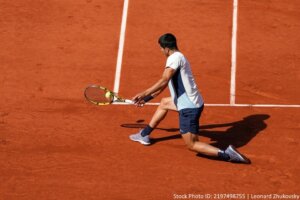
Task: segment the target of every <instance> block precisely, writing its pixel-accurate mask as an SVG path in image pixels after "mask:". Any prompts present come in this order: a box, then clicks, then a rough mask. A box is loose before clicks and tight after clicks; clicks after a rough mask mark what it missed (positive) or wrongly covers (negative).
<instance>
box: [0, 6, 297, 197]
mask: <svg viewBox="0 0 300 200" xmlns="http://www.w3.org/2000/svg"><path fill="white" fill-rule="evenodd" d="M299 7H300V2H298V1H297V0H290V1H289V3H288V4H284V3H282V1H279V0H277V1H275V0H269V1H265V0H263V1H247V0H244V1H240V2H239V24H238V57H237V61H238V62H237V103H265V104H270V103H276V104H279V103H283V104H299V103H300V96H299V92H298V90H297V89H296V86H297V85H299V84H300V75H299V68H298V67H297V66H298V65H299V64H300V60H299V59H300V56H299V52H300V51H299V45H297V44H299V38H300V36H299V35H300V34H299V33H300V30H299V20H298V19H299V17H300V15H299V12H298V10H299ZM122 9H123V1H111V0H86V1H83V0H80V1H76V2H75V3H74V1H70V0H61V1H47V2H46V1H45V2H44V1H29V0H25V1H12V2H4V1H1V7H0V15H1V19H0V38H1V41H2V42H1V44H2V48H1V51H0V62H1V65H0V84H1V85H0V92H1V98H0V177H1V179H0V180H1V181H0V199H1V200H2V199H3V200H8V199H9V200H14V199H18V200H19V199H28V200H33V199H51V200H52V199H64V200H65V199H72V200H77V199H78V200H79V199H86V200H98V199H112V200H115V199H116V200H119V199H122V200H129V199H132V200H136V199H149V200H150V199H154V200H166V199H174V195H175V194H212V195H214V194H222V193H226V194H235V193H238V194H270V193H271V194H272V193H275V194H294V193H296V194H299V189H298V188H299V183H300V181H299V180H300V174H299V171H300V167H299V164H300V160H299V156H297V153H298V152H299V150H300V149H299V141H298V138H299V136H298V135H299V130H300V126H299V119H300V112H299V108H249V107H245V108H238V107H206V108H205V110H204V113H203V117H202V118H201V140H203V141H206V142H209V143H212V144H214V145H216V146H219V147H223V146H226V145H228V144H229V143H231V144H234V145H236V146H237V147H238V149H239V150H240V151H242V152H243V153H245V154H246V155H247V156H248V157H249V158H250V159H251V160H252V164H251V165H248V166H246V165H237V164H231V163H226V162H221V161H216V160H211V159H207V158H203V157H200V156H196V155H195V153H192V152H189V151H188V150H187V149H186V148H185V146H184V143H183V141H182V140H181V138H180V136H179V135H178V125H177V114H176V113H169V115H168V117H167V118H166V120H165V121H163V122H162V123H161V125H160V126H159V127H158V129H157V130H155V132H154V133H153V135H152V137H153V141H154V144H153V145H151V146H149V147H144V146H141V145H139V144H137V143H133V142H131V141H129V140H128V136H129V135H130V134H131V133H135V132H137V131H138V130H139V129H140V128H142V127H143V126H144V124H146V123H147V122H148V121H149V119H150V118H151V116H152V114H153V112H154V111H155V109H156V107H155V106H145V107H144V108H141V109H137V108H135V107H133V106H104V107H96V106H93V105H90V104H88V103H87V102H86V101H85V100H84V99H83V94H82V92H83V88H84V87H85V86H86V85H88V84H90V83H98V84H100V85H104V86H107V87H109V88H113V83H114V74H115V65H116V57H117V51H118V42H119V32H120V23H121V17H122ZM170 11H172V12H170ZM128 12H129V13H128V23H127V32H126V41H125V49H124V58H123V65H122V76H121V86H120V93H121V94H122V95H125V96H128V97H131V96H132V95H134V94H135V93H136V92H139V91H141V90H143V89H144V88H145V87H148V86H150V85H151V84H152V83H153V82H155V80H156V79H157V78H158V77H159V76H160V74H161V72H162V70H163V67H164V64H165V58H164V57H163V55H161V52H160V50H159V48H158V45H157V37H159V36H160V35H161V34H163V33H165V32H173V33H175V34H176V35H177V36H178V40H179V47H180V49H181V50H182V51H183V52H184V53H185V54H186V55H187V57H188V58H189V60H190V61H191V64H192V69H193V71H194V74H195V75H196V80H197V83H198V85H199V87H200V89H201V91H202V93H203V95H204V98H205V101H206V103H229V88H230V51H231V28H232V1H231V0H201V1H195V0H186V1H181V0H173V1H171V0H160V1H158V0H154V1H151V2H150V1H140V0H130V2H129V10H128ZM164 95H168V92H165V93H164ZM162 96H163V95H161V96H159V98H160V97H162ZM159 98H157V99H156V100H154V101H155V102H158V101H159ZM212 197H213V196H212Z"/></svg>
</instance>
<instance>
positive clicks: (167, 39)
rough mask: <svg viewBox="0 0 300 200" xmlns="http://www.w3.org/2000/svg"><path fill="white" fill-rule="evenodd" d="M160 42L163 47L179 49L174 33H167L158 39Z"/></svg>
mask: <svg viewBox="0 0 300 200" xmlns="http://www.w3.org/2000/svg"><path fill="white" fill-rule="evenodd" d="M158 43H159V45H160V46H161V47H162V48H166V47H167V48H169V49H171V50H173V49H178V48H177V42H176V37H175V36H174V35H173V34H172V33H166V34H164V35H162V36H160V38H159V39H158Z"/></svg>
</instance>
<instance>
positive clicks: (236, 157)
mask: <svg viewBox="0 0 300 200" xmlns="http://www.w3.org/2000/svg"><path fill="white" fill-rule="evenodd" d="M225 153H226V154H227V155H229V157H230V159H229V162H236V163H245V164H250V163H251V161H250V160H249V159H248V158H247V157H246V156H244V155H243V154H241V153H240V152H238V150H236V149H235V147H234V146H232V145H229V146H228V147H227V149H226V150H225Z"/></svg>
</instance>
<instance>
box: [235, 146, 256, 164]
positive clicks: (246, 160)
mask: <svg viewBox="0 0 300 200" xmlns="http://www.w3.org/2000/svg"><path fill="white" fill-rule="evenodd" d="M230 148H231V149H232V151H233V152H235V153H236V154H237V155H238V157H239V159H240V160H241V162H242V163H245V164H250V163H251V161H250V160H249V159H248V158H247V157H246V156H244V155H243V154H241V153H240V152H239V151H238V150H237V149H236V148H235V147H234V146H231V145H230Z"/></svg>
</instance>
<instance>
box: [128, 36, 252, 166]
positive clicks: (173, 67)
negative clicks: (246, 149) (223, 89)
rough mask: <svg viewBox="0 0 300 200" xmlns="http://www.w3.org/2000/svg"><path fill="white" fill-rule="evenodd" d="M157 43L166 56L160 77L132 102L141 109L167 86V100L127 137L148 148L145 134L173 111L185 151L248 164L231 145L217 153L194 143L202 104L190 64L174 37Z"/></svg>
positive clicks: (163, 37)
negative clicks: (148, 119) (136, 130)
mask: <svg viewBox="0 0 300 200" xmlns="http://www.w3.org/2000/svg"><path fill="white" fill-rule="evenodd" d="M158 43H159V45H160V47H161V51H162V52H163V53H164V55H165V56H166V57H167V62H166V67H165V70H164V72H163V75H162V77H161V78H160V79H159V80H158V81H157V82H156V83H155V84H154V85H152V86H151V87H150V88H148V89H146V90H145V91H143V92H141V93H138V94H137V95H135V96H134V97H133V98H132V100H133V101H134V102H135V104H136V105H137V106H143V105H144V104H145V101H148V100H151V99H152V98H154V97H155V96H157V95H158V94H160V93H161V92H162V91H163V90H164V89H165V88H166V87H167V85H169V89H170V93H171V97H166V98H163V99H162V100H161V103H160V105H159V106H158V108H157V110H156V112H155V113H154V115H153V117H152V119H151V121H150V123H149V124H148V125H147V126H146V127H145V128H144V129H143V130H141V131H140V132H138V133H136V134H133V135H130V136H129V138H130V139H131V140H133V141H136V142H140V143H141V144H143V145H149V144H150V138H149V135H150V134H151V132H152V131H153V129H154V128H155V127H156V126H157V125H158V124H159V123H160V122H161V121H162V120H163V119H164V118H165V116H166V115H167V113H168V111H169V110H172V111H177V112H178V113H179V126H180V133H181V136H182V138H183V140H184V142H185V144H186V145H187V147H188V149H189V150H191V151H195V152H198V153H201V154H204V155H207V156H213V157H217V158H219V159H221V160H224V161H231V162H239V163H246V164H249V163H250V160H249V159H247V158H246V157H245V156H244V155H242V154H241V153H239V152H238V151H237V150H236V149H235V148H234V147H233V146H232V145H230V146H228V147H227V149H226V150H221V149H218V148H216V147H214V146H211V145H209V144H206V143H203V142H200V141H199V140H198V133H199V119H200V116H201V113H202V111H203V108H204V102H203V99H202V96H201V94H200V92H199V90H198V87H197V85H196V83H195V80H194V77H193V74H192V71H191V68H190V64H189V62H188V60H187V59H186V58H185V56H184V55H183V54H182V53H181V52H180V51H179V49H178V47H177V42H176V38H175V36H174V35H172V34H170V33H167V34H164V35H162V36H161V37H160V38H159V40H158Z"/></svg>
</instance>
